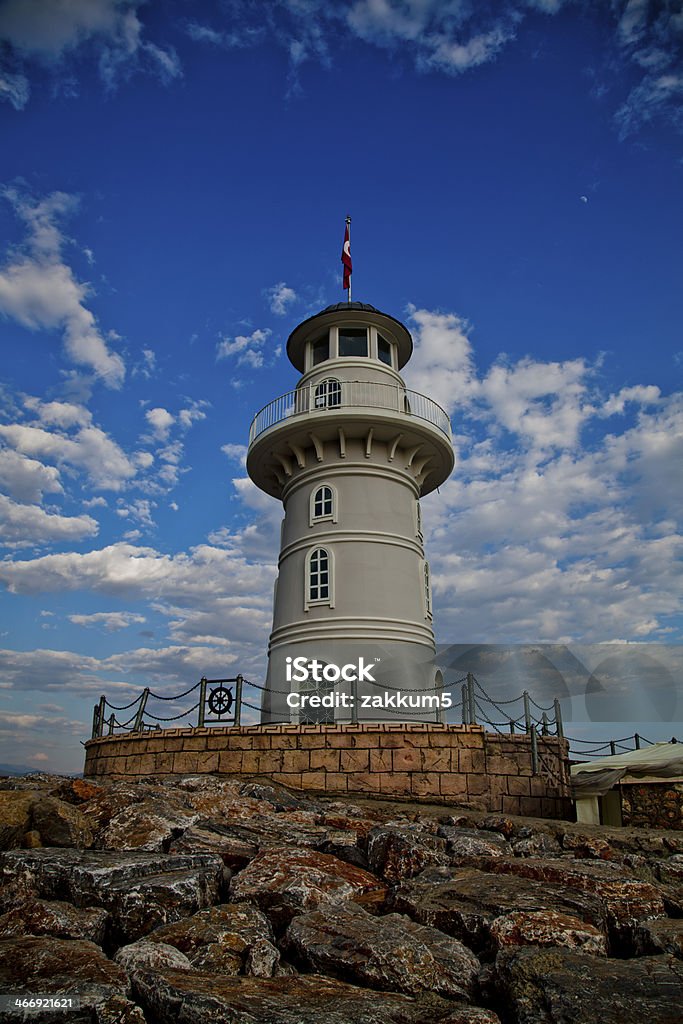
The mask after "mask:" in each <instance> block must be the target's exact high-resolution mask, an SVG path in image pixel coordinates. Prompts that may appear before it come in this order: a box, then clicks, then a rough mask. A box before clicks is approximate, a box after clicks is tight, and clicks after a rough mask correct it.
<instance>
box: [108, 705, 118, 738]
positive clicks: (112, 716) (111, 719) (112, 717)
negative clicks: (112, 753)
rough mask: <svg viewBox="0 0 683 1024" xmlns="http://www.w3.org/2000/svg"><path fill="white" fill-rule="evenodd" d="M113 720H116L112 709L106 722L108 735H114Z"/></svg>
mask: <svg viewBox="0 0 683 1024" xmlns="http://www.w3.org/2000/svg"><path fill="white" fill-rule="evenodd" d="M115 721H116V717H115V715H114V712H113V711H112V713H111V714H110V716H109V721H108V723H107V724H108V726H109V735H110V736H113V735H114V722H115Z"/></svg>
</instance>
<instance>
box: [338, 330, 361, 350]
mask: <svg viewBox="0 0 683 1024" xmlns="http://www.w3.org/2000/svg"><path fill="white" fill-rule="evenodd" d="M367 354H368V332H367V330H366V329H365V328H362V330H361V329H358V328H356V327H340V328H339V355H340V356H367Z"/></svg>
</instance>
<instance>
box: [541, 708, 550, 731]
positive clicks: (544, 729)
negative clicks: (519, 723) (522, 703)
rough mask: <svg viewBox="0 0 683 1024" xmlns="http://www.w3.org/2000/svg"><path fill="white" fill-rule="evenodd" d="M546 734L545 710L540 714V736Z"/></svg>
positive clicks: (546, 720) (546, 719)
mask: <svg viewBox="0 0 683 1024" xmlns="http://www.w3.org/2000/svg"><path fill="white" fill-rule="evenodd" d="M547 735H548V716H547V715H546V713H545V711H544V712H543V714H542V715H541V736H547Z"/></svg>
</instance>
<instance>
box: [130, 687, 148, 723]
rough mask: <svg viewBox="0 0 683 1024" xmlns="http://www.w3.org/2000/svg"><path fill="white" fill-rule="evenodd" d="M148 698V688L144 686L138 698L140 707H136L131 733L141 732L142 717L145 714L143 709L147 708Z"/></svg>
mask: <svg viewBox="0 0 683 1024" xmlns="http://www.w3.org/2000/svg"><path fill="white" fill-rule="evenodd" d="M148 696H149V686H146V687H145V688H144V690H143V691H142V695H141V697H140V705H139V707H138V710H137V714H136V716H135V721H134V722H133V732H141V731H142V720H143V717H144V714H145V708H146V707H147V698H148Z"/></svg>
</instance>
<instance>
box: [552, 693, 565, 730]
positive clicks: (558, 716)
mask: <svg viewBox="0 0 683 1024" xmlns="http://www.w3.org/2000/svg"><path fill="white" fill-rule="evenodd" d="M553 704H554V706H555V734H556V735H557V736H564V726H563V724H562V706H561V705H560V702H559V700H558V699H557V697H556V698H555V700H554V701H553Z"/></svg>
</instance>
